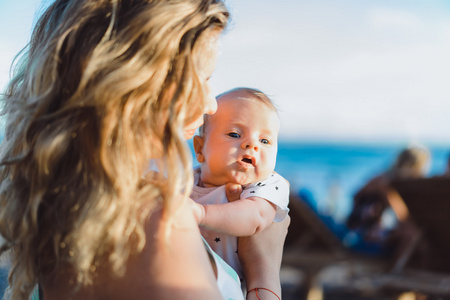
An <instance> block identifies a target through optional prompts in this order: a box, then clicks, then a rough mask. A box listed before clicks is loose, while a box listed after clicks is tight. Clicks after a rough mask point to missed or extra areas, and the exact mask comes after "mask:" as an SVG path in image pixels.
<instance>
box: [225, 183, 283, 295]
mask: <svg viewBox="0 0 450 300" xmlns="http://www.w3.org/2000/svg"><path fill="white" fill-rule="evenodd" d="M226 193H227V198H228V201H230V202H231V201H235V200H238V199H239V197H240V194H241V193H242V186H240V185H238V184H231V183H229V184H227V185H226ZM290 222H291V218H290V217H289V216H287V217H286V219H285V220H284V221H282V222H280V223H275V222H274V223H272V224H271V225H270V226H269V227H268V228H266V229H265V230H263V231H262V232H260V233H257V234H254V235H252V236H248V237H240V238H239V242H238V255H239V260H240V262H241V265H242V269H243V272H244V276H245V280H246V283H247V290H248V291H249V290H251V289H254V288H266V289H269V290H271V291H273V292H274V293H275V294H276V295H278V296H279V297H280V298H281V283H280V268H281V260H282V256H283V246H284V240H285V239H286V235H287V232H288V227H289V224H290ZM258 295H259V296H260V297H264V298H262V299H268V300H269V299H277V298H276V297H275V295H273V294H272V293H271V292H269V291H266V290H258ZM247 299H248V300H250V299H258V298H257V297H256V293H255V292H250V293H249V294H248V296H247Z"/></svg>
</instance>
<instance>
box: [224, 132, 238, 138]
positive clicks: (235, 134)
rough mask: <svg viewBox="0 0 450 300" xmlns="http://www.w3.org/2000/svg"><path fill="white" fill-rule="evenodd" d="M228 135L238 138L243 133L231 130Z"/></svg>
mask: <svg viewBox="0 0 450 300" xmlns="http://www.w3.org/2000/svg"><path fill="white" fill-rule="evenodd" d="M227 135H228V136H229V137H232V138H235V139H238V138H240V137H241V135H240V134H239V133H237V132H229V133H227Z"/></svg>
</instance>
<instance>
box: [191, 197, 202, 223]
mask: <svg viewBox="0 0 450 300" xmlns="http://www.w3.org/2000/svg"><path fill="white" fill-rule="evenodd" d="M191 203H192V205H191V206H192V212H193V214H194V218H195V220H196V221H197V224H198V225H199V226H201V225H203V222H204V221H205V208H204V207H203V205H201V204H198V203H197V202H195V201H194V200H191Z"/></svg>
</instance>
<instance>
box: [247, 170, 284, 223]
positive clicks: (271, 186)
mask: <svg viewBox="0 0 450 300" xmlns="http://www.w3.org/2000/svg"><path fill="white" fill-rule="evenodd" d="M250 197H260V198H263V199H266V200H267V201H269V202H271V203H273V204H275V206H276V207H277V211H276V215H275V218H274V220H273V221H274V222H281V221H283V220H284V219H285V218H286V216H287V214H288V212H289V208H288V204H289V184H288V182H287V181H286V180H285V179H284V178H283V177H282V176H281V175H279V174H277V173H272V174H271V175H270V176H269V178H267V179H265V180H262V181H259V182H256V183H252V184H250V185H249V186H247V187H246V188H245V189H244V191H243V192H242V194H241V199H245V198H250Z"/></svg>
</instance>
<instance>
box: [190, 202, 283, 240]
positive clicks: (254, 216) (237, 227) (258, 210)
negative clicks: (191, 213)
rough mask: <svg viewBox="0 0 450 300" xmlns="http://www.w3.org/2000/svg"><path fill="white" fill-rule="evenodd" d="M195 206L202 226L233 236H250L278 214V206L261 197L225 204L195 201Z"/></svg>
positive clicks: (268, 223)
mask: <svg viewBox="0 0 450 300" xmlns="http://www.w3.org/2000/svg"><path fill="white" fill-rule="evenodd" d="M195 206H196V207H194V209H195V211H196V213H195V215H196V217H197V220H198V223H199V225H200V226H204V227H206V228H208V229H210V230H214V231H217V232H221V233H225V234H228V235H233V236H249V235H252V234H255V233H257V232H260V231H262V230H264V229H265V228H267V227H268V226H269V225H270V224H271V223H272V222H273V219H274V218H275V214H276V206H275V205H274V204H272V203H270V202H269V201H267V200H265V199H263V198H260V197H250V198H246V199H239V200H236V201H233V202H228V203H223V204H210V205H201V204H198V203H195Z"/></svg>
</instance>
